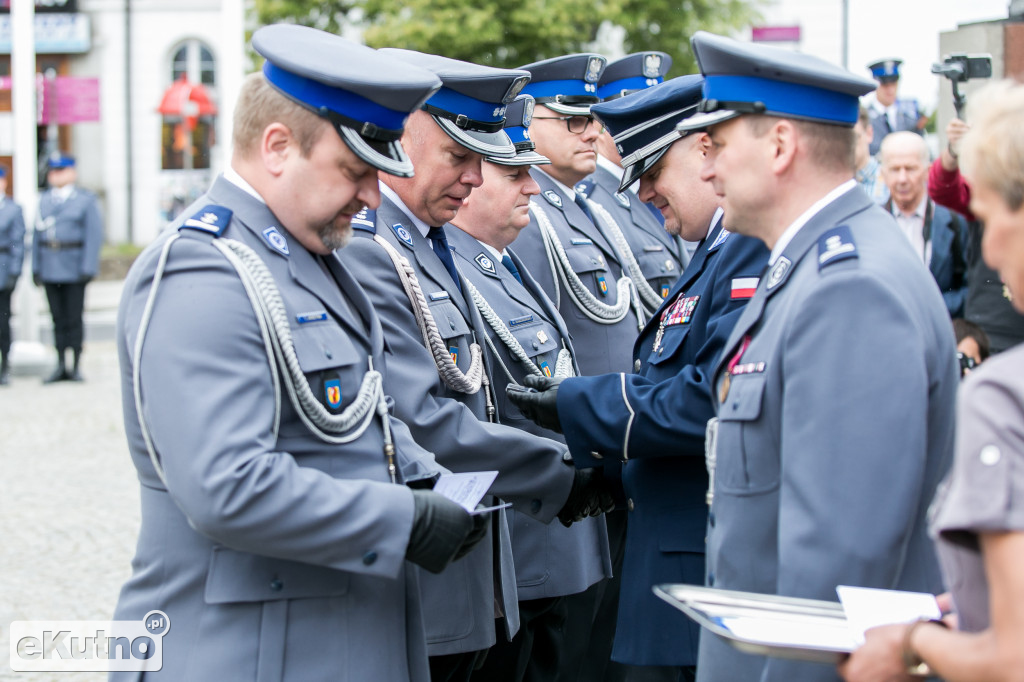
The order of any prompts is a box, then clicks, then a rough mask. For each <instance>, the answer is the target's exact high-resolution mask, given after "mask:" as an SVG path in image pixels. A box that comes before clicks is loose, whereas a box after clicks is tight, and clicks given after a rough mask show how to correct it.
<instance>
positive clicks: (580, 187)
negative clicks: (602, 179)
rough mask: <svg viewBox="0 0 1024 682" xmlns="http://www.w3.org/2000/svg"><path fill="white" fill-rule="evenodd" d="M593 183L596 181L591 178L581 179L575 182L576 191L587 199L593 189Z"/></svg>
mask: <svg viewBox="0 0 1024 682" xmlns="http://www.w3.org/2000/svg"><path fill="white" fill-rule="evenodd" d="M595 184H596V183H595V182H594V181H593V180H592V179H591V178H587V179H586V180H581V181H580V182H577V183H576V191H577V192H579V193H580V194H582V195H583V196H585V197H587V198H588V199H589V198H590V193H591V192H593V191H594V185H595Z"/></svg>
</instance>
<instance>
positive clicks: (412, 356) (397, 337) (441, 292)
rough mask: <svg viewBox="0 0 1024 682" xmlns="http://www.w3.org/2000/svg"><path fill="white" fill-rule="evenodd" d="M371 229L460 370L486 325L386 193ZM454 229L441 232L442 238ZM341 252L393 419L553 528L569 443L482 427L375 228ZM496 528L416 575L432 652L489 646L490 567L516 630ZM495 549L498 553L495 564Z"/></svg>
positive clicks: (506, 547)
mask: <svg viewBox="0 0 1024 682" xmlns="http://www.w3.org/2000/svg"><path fill="white" fill-rule="evenodd" d="M374 225H375V228H374V229H375V230H376V234H378V235H380V236H381V237H383V238H384V239H387V240H388V242H389V243H390V244H391V245H392V246H393V247H394V248H395V249H397V250H398V251H399V252H400V253H401V254H402V255H403V256H404V257H405V258H407V259H408V260H409V263H410V264H411V265H412V267H413V269H414V270H415V272H416V276H417V277H418V279H419V282H420V286H421V287H422V289H423V295H424V297H425V298H426V301H427V303H428V305H429V306H430V310H431V313H432V314H433V316H434V319H435V320H436V322H437V324H438V327H439V331H440V332H441V335H442V336H443V337H444V339H445V342H446V345H447V346H448V347H449V348H451V349H454V354H455V356H456V361H457V364H458V366H459V368H460V369H461V370H463V371H466V370H467V369H468V368H469V363H470V351H469V346H470V343H472V342H474V341H475V342H477V343H479V344H480V346H481V348H482V347H483V345H484V336H485V333H484V332H483V331H482V330H483V325H484V322H483V321H482V320H481V319H480V315H479V313H478V312H477V310H476V307H475V306H474V305H473V304H472V302H467V299H466V297H465V296H464V294H463V293H461V292H460V291H459V289H458V288H457V287H456V285H455V282H454V281H452V278H451V275H449V274H448V271H447V270H446V269H445V267H444V264H443V263H441V260H440V259H439V258H438V257H437V254H435V253H434V251H433V249H432V247H431V244H430V240H428V239H427V238H426V237H423V236H422V235H421V234H420V232H419V230H418V229H416V226H415V225H414V223H413V222H412V220H411V219H410V217H409V216H407V215H406V214H405V213H404V212H403V211H402V210H401V209H400V208H399V207H398V206H397V205H395V204H394V203H393V202H392V201H391V200H390V199H388V198H387V197H381V206H380V208H379V209H378V210H377V211H376V216H375V218H374ZM362 227H364V228H365V227H368V226H365V225H364V226H362ZM457 229H458V228H456V227H454V226H448V227H446V228H445V230H446V232H453V231H455V230H457ZM406 238H408V241H406ZM338 255H339V258H341V260H342V262H343V263H345V264H346V265H347V266H348V267H349V268H350V269H351V270H352V272H353V273H354V274H355V276H356V278H357V279H358V280H359V282H360V284H361V285H362V286H363V288H364V289H365V290H366V293H367V295H368V296H369V298H370V300H371V301H372V302H373V305H374V308H375V309H376V311H377V314H378V315H379V316H380V319H381V324H382V325H383V328H384V339H385V342H386V344H387V358H388V368H389V376H390V377H391V379H392V381H393V385H394V386H395V387H396V388H395V389H393V394H394V398H395V415H396V416H398V418H399V419H401V420H402V421H404V422H405V423H406V424H408V426H409V429H410V430H411V431H412V435H413V437H414V438H415V439H416V442H417V443H419V444H420V445H422V446H423V447H425V448H428V449H429V450H431V451H432V452H434V454H435V456H436V457H437V459H438V461H439V462H440V463H441V464H442V465H444V466H445V467H447V468H448V469H451V470H452V471H483V470H497V471H498V472H499V474H498V478H497V479H496V480H495V482H494V484H493V485H492V486H491V493H493V494H494V495H496V496H498V497H500V498H502V499H504V500H507V501H509V502H511V503H512V504H513V505H514V506H515V508H516V510H517V511H522V512H524V513H526V514H529V515H531V516H533V517H534V518H535V519H537V520H538V521H540V522H542V523H548V522H550V521H551V520H552V519H553V518H554V517H555V515H556V514H557V513H558V510H559V509H561V507H562V505H563V504H565V500H566V498H567V496H568V493H569V487H570V484H571V481H572V475H573V473H572V470H571V468H570V467H567V466H565V464H564V463H563V461H562V456H563V454H564V453H565V452H566V449H565V446H564V445H562V444H561V443H557V442H555V441H552V440H550V439H547V438H541V437H538V436H535V435H533V434H531V433H527V432H525V431H520V430H518V429H513V428H509V427H507V426H502V425H500V424H492V423H488V421H487V408H486V401H485V396H484V389H483V388H481V389H480V390H479V391H478V392H476V393H474V394H472V395H469V394H465V393H458V392H455V391H452V390H451V389H449V388H448V387H447V386H446V385H445V384H444V383H443V382H442V381H441V378H440V376H439V375H438V372H437V368H436V366H435V365H434V360H433V356H432V355H431V354H430V352H429V351H428V350H427V349H426V347H425V346H424V345H423V337H422V336H421V334H420V330H419V327H417V325H416V319H415V317H414V315H413V312H412V308H411V304H410V302H409V298H408V296H407V295H406V293H405V289H404V288H403V287H402V284H401V282H400V280H399V278H398V275H397V273H396V272H395V267H394V265H393V263H392V261H391V258H390V257H389V256H388V254H387V253H386V252H385V251H384V248H383V247H382V246H380V245H379V244H377V243H376V242H374V241H373V233H372V232H369V231H366V230H365V229H357V230H356V231H355V238H353V240H352V242H351V243H350V244H349V245H348V246H347V247H345V248H344V249H341V250H339V251H338ZM491 376H492V377H493V376H494V374H493V370H492V372H491ZM503 385H504V384H502V386H503ZM495 392H497V391H495ZM496 525H497V527H498V530H499V532H500V535H501V537H500V538H499V540H498V542H497V543H492V542H491V541H489V540H484V541H483V542H481V543H480V544H478V545H477V546H476V547H475V548H474V549H473V551H472V552H470V553H469V554H468V555H467V556H466V557H465V558H464V559H462V560H460V561H457V562H455V563H453V564H451V565H450V566H448V568H446V569H445V570H444V572H443V573H441V574H440V575H433V574H427V573H425V572H424V573H422V574H421V578H420V582H421V584H422V586H423V598H424V611H425V613H426V614H427V621H426V627H427V643H428V647H429V652H430V655H431V656H440V655H446V654H454V653H462V652H468V651H478V650H481V649H486V648H488V647H490V646H491V645H492V644H494V638H495V633H494V617H495V594H494V588H495V582H496V581H495V578H494V573H495V571H496V570H497V571H498V573H499V575H498V580H497V583H498V585H499V586H500V590H501V593H500V594H499V595H498V602H499V603H500V604H501V609H502V613H504V614H505V615H506V617H507V618H506V624H507V626H508V627H509V630H510V632H509V633H508V634H509V636H510V637H511V635H512V634H514V633H515V631H516V630H517V629H518V626H519V612H518V608H517V597H516V586H515V575H514V568H513V563H512V551H511V545H510V542H509V537H508V526H507V523H506V521H505V514H504V513H499V514H497V520H496ZM492 544H496V545H497V546H498V547H499V548H500V555H499V557H498V560H497V561H496V562H495V560H494V557H493V553H492Z"/></svg>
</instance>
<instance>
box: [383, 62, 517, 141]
mask: <svg viewBox="0 0 1024 682" xmlns="http://www.w3.org/2000/svg"><path fill="white" fill-rule="evenodd" d="M380 51H381V52H383V53H385V54H388V55H392V56H394V57H397V58H398V59H401V60H402V61H405V62H407V63H409V64H413V65H415V66H418V67H421V68H424V69H427V70H428V71H431V72H433V73H435V74H436V75H437V76H438V77H439V78H440V79H441V83H442V85H441V89H440V90H438V91H437V92H436V93H435V94H434V95H433V96H432V97H431V98H430V99H429V100H427V103H426V104H424V105H423V110H424V111H426V112H427V113H429V114H430V115H431V116H433V117H434V120H435V121H437V124H438V125H439V126H441V129H442V130H444V131H445V132H446V133H448V135H449V136H450V137H451V138H452V139H454V140H455V141H456V142H458V143H459V144H461V145H462V146H464V147H466V148H467V149H470V150H471V151H474V152H477V153H479V154H483V155H484V156H505V157H509V158H511V157H512V156H514V155H515V148H514V147H513V146H512V143H511V141H509V139H508V135H506V134H505V133H504V132H503V128H504V125H505V108H506V107H507V106H508V104H509V103H510V102H511V101H512V100H513V99H515V96H516V95H518V94H519V92H520V91H521V90H522V89H523V86H524V85H526V82H527V81H529V80H530V74H528V73H526V72H525V71H516V70H513V69H495V68H493V67H490V66H480V65H479V64H471V63H470V62H463V61H459V60H458V59H449V58H448V57H441V56H439V55H435V54H425V53H423V52H416V51H414V50H400V49H397V48H391V47H387V48H383V49H382V50H380Z"/></svg>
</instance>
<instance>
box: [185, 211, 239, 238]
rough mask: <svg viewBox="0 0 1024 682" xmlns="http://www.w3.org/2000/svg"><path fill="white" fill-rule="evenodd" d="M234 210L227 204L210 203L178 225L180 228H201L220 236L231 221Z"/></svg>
mask: <svg viewBox="0 0 1024 682" xmlns="http://www.w3.org/2000/svg"><path fill="white" fill-rule="evenodd" d="M231 216H232V211H231V209H230V208H227V207H225V206H218V205H216V204H209V205H207V206H204V207H203V208H201V209H199V210H198V211H197V212H196V213H195V215H193V216H192V217H191V218H187V219H185V221H184V222H183V223H182V224H181V225H180V226H179V227H178V230H179V231H180V230H199V231H201V232H206V233H207V234H212V235H213V236H214V237H219V236H221V235H222V234H223V233H224V230H226V229H227V227H228V225H229V224H230V223H231Z"/></svg>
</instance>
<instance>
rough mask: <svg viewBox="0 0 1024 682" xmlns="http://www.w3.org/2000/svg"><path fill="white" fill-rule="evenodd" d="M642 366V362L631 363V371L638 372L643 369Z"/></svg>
mask: <svg viewBox="0 0 1024 682" xmlns="http://www.w3.org/2000/svg"><path fill="white" fill-rule="evenodd" d="M643 366H644V365H643V363H642V362H640V361H639V360H636V361H635V362H633V371H634V372H639V371H640V368H641V367H643Z"/></svg>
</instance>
